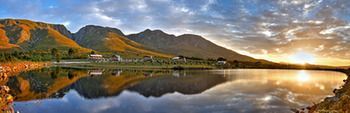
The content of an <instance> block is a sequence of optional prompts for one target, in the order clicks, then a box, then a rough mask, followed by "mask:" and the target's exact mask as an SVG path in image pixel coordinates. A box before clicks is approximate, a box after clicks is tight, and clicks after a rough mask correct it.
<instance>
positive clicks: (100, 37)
mask: <svg viewBox="0 0 350 113" xmlns="http://www.w3.org/2000/svg"><path fill="white" fill-rule="evenodd" d="M73 39H74V40H75V41H76V42H77V43H79V44H80V45H82V46H84V47H86V48H91V49H94V50H96V51H101V52H118V53H121V54H135V55H139V56H142V55H153V56H160V57H170V56H171V55H168V54H163V53H159V52H156V51H153V50H150V49H148V48H147V47H144V46H143V45H141V44H139V43H137V42H134V41H132V40H130V39H128V38H126V37H125V35H124V34H123V33H122V32H121V31H120V30H118V29H115V28H109V27H101V26H94V25H88V26H85V27H83V28H81V29H80V30H79V31H78V32H77V33H76V34H74V36H73Z"/></svg>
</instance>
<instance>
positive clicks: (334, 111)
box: [306, 69, 350, 113]
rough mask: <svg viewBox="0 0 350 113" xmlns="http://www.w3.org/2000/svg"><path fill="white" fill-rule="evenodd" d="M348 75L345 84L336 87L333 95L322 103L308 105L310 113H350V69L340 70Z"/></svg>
mask: <svg viewBox="0 0 350 113" xmlns="http://www.w3.org/2000/svg"><path fill="white" fill-rule="evenodd" d="M338 72H342V73H344V74H346V75H347V78H346V79H345V80H343V82H345V83H344V85H342V86H341V88H339V89H334V90H333V93H334V94H335V95H334V96H332V97H326V98H325V99H324V100H323V101H321V102H320V103H317V104H315V105H312V106H310V107H307V108H306V109H307V110H308V112H309V113H350V70H345V69H344V70H338Z"/></svg>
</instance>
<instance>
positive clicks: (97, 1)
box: [0, 0, 350, 66]
mask: <svg viewBox="0 0 350 113" xmlns="http://www.w3.org/2000/svg"><path fill="white" fill-rule="evenodd" d="M0 3H1V5H0V9H1V10H0V18H20V19H30V20H35V21H43V22H49V23H57V24H63V25H65V26H66V27H67V28H68V29H69V30H71V31H72V32H76V31H78V30H79V28H81V27H83V26H85V25H89V24H93V25H100V26H109V27H115V28H118V29H120V30H122V31H123V32H124V33H126V34H131V33H137V32H141V31H143V30H145V29H161V30H163V31H165V32H166V33H170V34H175V35H181V34H188V33H191V34H198V35H201V36H203V37H204V38H206V39H208V40H210V41H213V42H214V43H216V44H218V45H220V46H223V47H226V48H229V49H232V50H234V51H236V52H239V53H241V54H245V55H249V56H252V57H254V58H258V59H267V60H271V61H275V62H291V63H311V64H323V65H337V66H339V65H350V52H349V49H350V43H349V41H350V37H349V36H350V24H349V21H350V0H0Z"/></svg>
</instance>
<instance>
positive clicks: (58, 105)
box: [7, 68, 346, 113]
mask: <svg viewBox="0 0 350 113" xmlns="http://www.w3.org/2000/svg"><path fill="white" fill-rule="evenodd" d="M91 75H92V76H91ZM345 77H346V76H345V75H344V74H341V73H337V72H327V71H305V70H213V71H189V70H187V71H171V70H125V69H124V70H120V69H115V70H110V69H104V70H84V69H70V68H51V69H43V70H38V71H31V72H27V73H23V74H21V75H20V76H16V77H11V78H10V79H9V81H8V83H7V85H8V86H9V87H11V89H12V91H11V94H13V95H15V97H16V102H15V109H16V110H19V111H21V112H25V113H30V112H34V113H36V112H45V113H58V112H65V113H77V112H84V113H95V112H99V113H115V112H121V113H127V112H130V113H141V112H146V113H147V112H148V113H154V112H159V113H168V112H170V113H178V112H200V113H211V112H223V113H225V112H227V113H230V112H245V113H255V112H291V111H290V109H291V108H299V107H303V106H306V105H308V104H312V103H313V102H318V101H320V100H321V99H323V98H325V96H327V95H331V94H332V90H333V88H335V87H339V86H340V85H342V80H343V79H345Z"/></svg>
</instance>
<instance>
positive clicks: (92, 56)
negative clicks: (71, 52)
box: [88, 54, 227, 65]
mask: <svg viewBox="0 0 350 113" xmlns="http://www.w3.org/2000/svg"><path fill="white" fill-rule="evenodd" d="M88 59H89V60H90V61H94V62H153V61H154V58H153V56H144V57H143V58H131V59H123V58H122V57H121V56H120V55H113V56H112V57H109V58H106V57H103V55H100V54H90V55H89V57H88ZM171 60H172V61H176V62H187V59H186V57H184V56H176V57H173V58H171ZM226 63H227V62H226V59H223V58H222V59H218V60H217V62H216V65H225V64H226Z"/></svg>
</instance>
